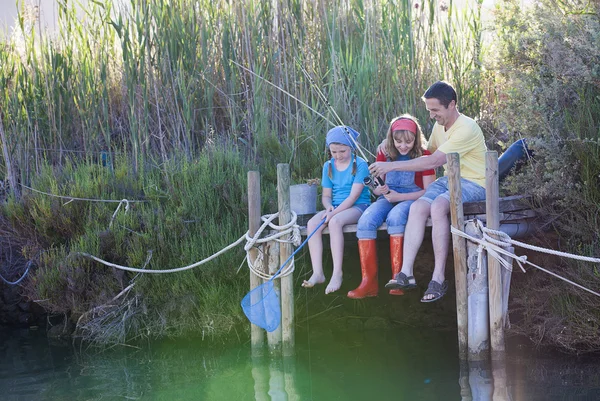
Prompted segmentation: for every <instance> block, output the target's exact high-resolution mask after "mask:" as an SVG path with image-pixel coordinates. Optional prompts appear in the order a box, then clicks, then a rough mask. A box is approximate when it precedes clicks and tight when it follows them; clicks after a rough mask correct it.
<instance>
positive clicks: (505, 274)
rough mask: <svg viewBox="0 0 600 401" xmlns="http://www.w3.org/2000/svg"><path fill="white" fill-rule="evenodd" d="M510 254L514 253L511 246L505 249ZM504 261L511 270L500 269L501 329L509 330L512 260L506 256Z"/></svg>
mask: <svg viewBox="0 0 600 401" xmlns="http://www.w3.org/2000/svg"><path fill="white" fill-rule="evenodd" d="M506 250H507V251H508V252H510V253H513V254H514V253H515V248H513V247H512V246H511V247H510V248H506ZM503 258H504V260H506V262H507V263H509V264H510V267H511V269H510V270H508V269H501V272H502V274H501V276H502V327H504V328H505V329H510V321H509V319H508V297H509V295H510V278H511V276H512V266H513V262H514V259H513V258H511V257H508V256H503Z"/></svg>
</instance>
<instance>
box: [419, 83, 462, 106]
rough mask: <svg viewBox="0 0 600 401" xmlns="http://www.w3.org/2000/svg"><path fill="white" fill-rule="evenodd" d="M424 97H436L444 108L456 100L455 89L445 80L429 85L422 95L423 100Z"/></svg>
mask: <svg viewBox="0 0 600 401" xmlns="http://www.w3.org/2000/svg"><path fill="white" fill-rule="evenodd" d="M425 99H437V100H439V101H440V103H441V104H442V106H444V107H445V108H448V105H449V104H450V102H451V101H453V100H454V102H455V103H457V102H458V101H457V98H456V91H455V90H454V88H453V87H452V85H450V84H449V83H448V82H446V81H437V82H436V83H434V84H433V85H431V86H430V87H429V89H427V91H425V94H424V95H423V100H425Z"/></svg>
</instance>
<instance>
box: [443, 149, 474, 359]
mask: <svg viewBox="0 0 600 401" xmlns="http://www.w3.org/2000/svg"><path fill="white" fill-rule="evenodd" d="M446 160H447V166H448V170H447V171H448V188H449V190H450V222H451V224H452V227H454V228H455V229H457V230H460V231H464V229H465V221H464V214H463V202H462V188H461V185H460V158H459V155H458V153H448V154H447V155H446ZM452 253H453V255H454V285H455V287H456V326H457V329H458V357H459V359H461V360H467V358H468V344H467V343H468V332H469V321H468V315H467V300H468V294H467V241H466V240H465V238H463V237H461V236H460V235H455V234H452Z"/></svg>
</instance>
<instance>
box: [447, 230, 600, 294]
mask: <svg viewBox="0 0 600 401" xmlns="http://www.w3.org/2000/svg"><path fill="white" fill-rule="evenodd" d="M475 220H476V222H477V224H478V226H479V227H480V228H481V230H482V232H483V238H477V237H473V236H471V235H469V234H467V233H465V232H463V231H461V230H458V229H457V228H454V227H452V226H451V227H450V230H451V232H452V234H456V235H458V236H461V237H463V238H466V239H467V240H469V241H472V242H475V243H477V244H479V247H480V248H483V249H485V250H486V251H487V252H488V255H490V256H491V257H493V258H495V259H496V260H497V261H498V262H499V263H500V264H501V265H502V266H503V267H504V268H505V269H507V270H509V271H511V272H512V266H511V263H510V262H508V261H507V260H506V259H504V258H503V257H502V256H501V255H505V256H508V257H510V258H513V259H514V260H515V261H516V262H517V264H518V265H519V267H520V268H521V270H522V271H523V273H525V272H526V270H525V268H524V267H523V263H527V264H529V265H531V266H533V267H535V268H537V269H539V270H541V271H543V272H545V273H548V274H550V275H552V276H554V277H556V278H559V279H561V280H563V281H565V282H567V283H569V284H572V285H574V286H575V287H578V288H580V289H582V290H584V291H587V292H589V293H591V294H594V295H596V296H598V297H600V293H597V292H596V291H593V290H590V289H589V288H586V287H584V286H582V285H580V284H577V283H575V282H573V281H571V280H569V279H567V278H565V277H562V276H560V275H558V274H556V273H553V272H551V271H549V270H547V269H544V268H542V267H540V266H538V265H536V264H534V263H531V262H529V261H528V260H527V256H525V255H523V256H517V255H516V254H514V253H511V252H508V251H507V250H506V249H504V248H508V247H510V246H511V245H517V246H521V247H523V246H522V245H521V244H523V243H522V242H519V241H515V240H513V239H511V238H510V236H509V235H508V234H506V233H504V232H502V231H498V230H492V229H489V228H487V227H484V226H483V223H482V222H481V221H480V220H478V219H475ZM488 233H491V234H494V235H498V236H499V237H502V239H503V241H504V242H503V241H502V240H495V239H493V238H491V237H490V236H489V235H488ZM507 244H508V245H507ZM523 245H526V246H524V247H523V248H528V249H534V248H535V249H534V250H538V249H539V251H538V252H545V253H551V254H554V255H559V256H567V255H568V256H569V257H573V258H574V259H579V260H586V261H591V262H596V263H600V259H596V258H588V257H586V256H578V255H573V254H569V253H566V252H558V251H553V250H551V249H545V248H539V247H536V246H533V245H527V244H523ZM477 251H478V260H477V266H478V268H481V253H480V252H479V249H478V250H477Z"/></svg>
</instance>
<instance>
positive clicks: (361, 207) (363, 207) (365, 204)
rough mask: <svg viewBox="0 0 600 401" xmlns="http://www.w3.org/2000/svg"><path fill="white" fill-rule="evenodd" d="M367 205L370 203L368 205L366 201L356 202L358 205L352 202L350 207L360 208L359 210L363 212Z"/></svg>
mask: <svg viewBox="0 0 600 401" xmlns="http://www.w3.org/2000/svg"><path fill="white" fill-rule="evenodd" d="M369 206H371V205H369V204H368V203H360V204H358V205H357V204H354V205H353V206H352V207H353V208H354V209H358V210H360V212H361V213H364V211H365V210H367V208H368V207H369Z"/></svg>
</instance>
